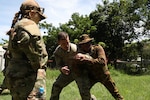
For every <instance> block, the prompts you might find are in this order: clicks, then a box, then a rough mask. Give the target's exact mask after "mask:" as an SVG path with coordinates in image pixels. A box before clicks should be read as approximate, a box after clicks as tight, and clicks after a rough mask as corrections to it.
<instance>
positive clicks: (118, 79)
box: [0, 69, 150, 100]
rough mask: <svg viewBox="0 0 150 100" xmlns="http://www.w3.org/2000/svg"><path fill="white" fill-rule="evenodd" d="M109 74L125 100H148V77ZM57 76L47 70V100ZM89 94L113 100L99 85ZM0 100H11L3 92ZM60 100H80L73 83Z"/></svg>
mask: <svg viewBox="0 0 150 100" xmlns="http://www.w3.org/2000/svg"><path fill="white" fill-rule="evenodd" d="M110 72H111V75H112V78H113V79H114V80H115V83H116V85H117V87H118V89H119V91H120V93H121V94H122V95H123V96H124V98H125V100H150V94H149V93H150V89H149V88H150V84H149V82H150V75H142V76H130V75H127V74H123V73H120V72H118V71H115V70H110ZM58 75H59V71H58V70H52V69H48V70H47V100H49V97H50V93H51V88H52V84H53V82H54V81H55V79H56V77H57V76H58ZM3 78H4V77H3V74H2V73H0V83H2V80H3ZM91 93H92V94H94V95H95V96H96V97H97V100H114V99H113V97H112V96H111V94H110V93H109V92H108V91H107V90H106V89H105V87H104V86H103V85H101V83H97V84H95V85H94V87H93V88H92V89H91ZM0 100H11V96H10V95H9V94H7V92H4V93H3V94H2V95H0ZM60 100H81V99H80V95H79V92H78V88H77V85H76V83H75V82H72V83H71V84H69V85H68V86H67V87H65V88H64V89H63V91H62V92H61V95H60Z"/></svg>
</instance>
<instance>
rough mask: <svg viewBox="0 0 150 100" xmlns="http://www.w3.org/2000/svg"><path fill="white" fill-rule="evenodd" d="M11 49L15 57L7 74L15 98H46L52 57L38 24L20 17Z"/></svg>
mask: <svg viewBox="0 0 150 100" xmlns="http://www.w3.org/2000/svg"><path fill="white" fill-rule="evenodd" d="M17 25H18V26H17ZM29 26H30V28H28V27H29ZM30 32H33V33H30ZM35 33H36V34H35ZM8 50H9V52H11V56H12V57H11V59H10V61H9V63H8V67H7V68H6V73H5V77H6V85H7V87H8V89H9V90H10V93H11V95H12V99H13V100H46V82H45V79H46V74H45V68H46V63H47V58H48V56H47V52H46V49H45V45H44V42H43V40H42V38H41V37H40V31H39V29H38V27H37V24H36V23H35V22H33V21H32V20H29V19H22V20H20V21H19V22H18V23H17V24H16V26H15V30H14V32H13V33H12V34H11V35H10V39H9V46H8Z"/></svg>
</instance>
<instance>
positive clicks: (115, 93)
mask: <svg viewBox="0 0 150 100" xmlns="http://www.w3.org/2000/svg"><path fill="white" fill-rule="evenodd" d="M102 84H103V85H104V86H105V87H106V88H107V90H108V91H109V92H110V93H111V95H112V96H113V97H114V98H115V99H116V100H123V97H122V96H121V95H120V93H119V91H118V89H117V87H116V85H115V82H114V80H113V79H112V78H111V77H110V74H107V78H106V80H105V81H104V82H102Z"/></svg>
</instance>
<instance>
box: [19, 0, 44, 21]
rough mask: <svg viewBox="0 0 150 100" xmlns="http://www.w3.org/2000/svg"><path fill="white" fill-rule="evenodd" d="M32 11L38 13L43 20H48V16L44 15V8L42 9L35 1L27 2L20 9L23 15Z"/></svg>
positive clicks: (26, 0)
mask: <svg viewBox="0 0 150 100" xmlns="http://www.w3.org/2000/svg"><path fill="white" fill-rule="evenodd" d="M30 10H35V11H37V12H38V13H39V15H40V16H41V19H42V20H43V19H45V18H46V16H45V15H44V8H41V7H40V6H39V4H38V3H37V2H36V1H35V0H25V1H24V2H23V3H22V5H21V7H20V11H21V13H25V12H28V11H30Z"/></svg>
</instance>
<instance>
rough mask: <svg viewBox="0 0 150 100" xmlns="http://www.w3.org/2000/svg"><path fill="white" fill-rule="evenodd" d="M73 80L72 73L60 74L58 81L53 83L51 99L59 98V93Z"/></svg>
mask: <svg viewBox="0 0 150 100" xmlns="http://www.w3.org/2000/svg"><path fill="white" fill-rule="evenodd" d="M72 81H74V79H73V77H72V74H69V75H64V74H60V75H59V76H58V78H57V79H56V81H55V82H54V83H53V86H52V90H51V97H50V100H59V95H60V93H61V91H62V89H63V88H64V87H65V86H67V85H68V84H69V83H71V82H72Z"/></svg>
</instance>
